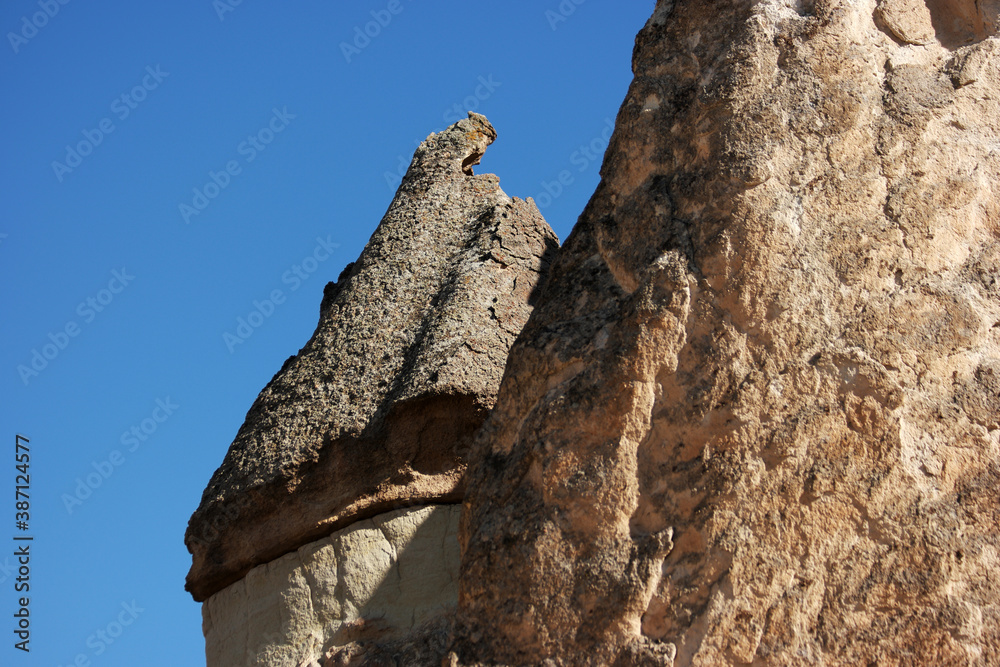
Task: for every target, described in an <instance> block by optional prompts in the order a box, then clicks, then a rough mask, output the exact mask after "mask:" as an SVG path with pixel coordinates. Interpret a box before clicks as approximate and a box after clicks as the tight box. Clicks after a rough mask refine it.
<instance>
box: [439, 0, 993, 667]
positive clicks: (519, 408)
mask: <svg viewBox="0 0 1000 667" xmlns="http://www.w3.org/2000/svg"><path fill="white" fill-rule="evenodd" d="M998 7H1000V5H998V3H996V2H973V1H972V0H962V1H954V2H946V1H944V0H928V1H927V2H916V1H914V2H910V1H908V0H898V1H897V0H885V1H880V2H877V3H876V2H875V1H874V0H868V1H857V2H853V1H851V2H849V1H847V0H817V1H815V2H811V1H808V0H799V1H792V0H782V1H779V0H765V1H751V0H722V1H719V2H711V3H706V2H699V1H694V0H687V1H684V0H678V1H676V2H669V1H665V0H660V2H658V3H657V6H656V10H655V12H654V15H653V17H652V18H651V19H650V21H649V23H648V24H647V25H646V27H645V28H644V29H643V30H642V32H641V33H640V34H639V36H638V37H637V40H636V49H635V52H634V60H633V70H634V72H635V80H634V82H633V84H632V86H631V88H630V90H629V93H628V96H627V98H626V100H625V102H624V104H623V105H622V108H621V110H620V112H619V114H618V119H617V123H616V129H615V134H614V137H613V138H612V140H611V143H610V146H609V148H608V152H607V154H606V156H605V161H604V165H603V167H602V172H601V173H602V182H601V184H600V186H599V187H598V189H597V192H596V193H595V195H594V197H593V199H592V200H591V202H590V203H589V205H588V206H587V209H586V210H585V211H584V212H583V215H582V216H581V218H580V221H579V223H578V225H577V227H576V228H575V229H574V231H573V233H572V235H571V236H570V238H569V239H568V240H567V242H566V244H565V245H564V247H563V249H562V250H561V251H560V254H559V256H558V258H557V260H556V262H555V263H554V265H553V268H552V269H551V273H550V276H549V278H548V280H547V282H546V284H545V287H544V289H543V291H542V294H541V295H540V297H539V302H538V305H537V307H536V309H535V310H534V312H533V314H532V316H531V318H530V319H529V322H528V324H527V325H526V327H525V329H524V331H523V333H522V335H521V337H520V338H519V339H518V342H517V343H516V344H515V346H514V347H513V349H512V351H511V354H510V358H509V360H508V365H507V371H506V374H505V377H504V381H503V383H502V385H501V388H500V393H499V398H498V401H497V404H496V407H495V408H494V410H493V412H492V413H491V415H490V417H489V419H488V421H487V423H486V425H485V426H484V428H483V430H482V431H481V435H480V437H479V438H478V440H477V444H476V446H475V447H474V449H473V454H472V456H471V462H470V468H469V474H468V488H469V493H468V496H467V499H466V507H465V515H464V517H463V524H462V532H461V539H462V545H463V556H462V574H461V580H460V599H459V627H458V633H457V636H456V642H455V644H454V646H453V653H452V656H451V658H450V660H451V664H496V663H502V664H512V665H527V664H551V665H609V664H617V665H638V664H642V665H669V664H678V665H737V664H755V665H758V664H759V665H797V664H801V665H806V664H810V665H811V664H825V665H859V664H861V665H863V664H880V665H889V664H961V665H965V664H974V665H990V664H1000V577H998V575H997V573H998V572H1000V492H998V489H1000V269H998V267H1000V189H998V187H997V184H998V183H1000V43H998V39H997V37H996V36H995V35H996V33H997V27H998ZM545 661H549V662H545Z"/></svg>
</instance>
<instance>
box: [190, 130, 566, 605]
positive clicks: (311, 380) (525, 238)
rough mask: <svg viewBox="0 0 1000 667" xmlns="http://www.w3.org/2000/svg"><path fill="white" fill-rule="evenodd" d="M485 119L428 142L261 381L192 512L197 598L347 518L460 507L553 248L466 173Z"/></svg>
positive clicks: (495, 184) (478, 151) (479, 150)
mask: <svg viewBox="0 0 1000 667" xmlns="http://www.w3.org/2000/svg"><path fill="white" fill-rule="evenodd" d="M495 137H496V132H495V131H494V129H493V127H492V125H490V124H489V122H488V121H487V120H486V119H485V118H484V117H483V116H480V115H478V114H473V113H470V114H469V118H468V119H465V120H462V121H459V122H458V123H456V124H454V125H452V126H451V127H449V128H448V129H447V130H445V131H443V132H441V133H439V134H432V135H431V136H430V137H428V138H427V140H426V141H424V142H423V143H422V144H421V145H420V147H419V148H418V149H417V151H416V153H415V155H414V158H413V162H412V164H411V165H410V169H409V171H408V172H407V174H406V176H405V178H404V179H403V182H402V184H401V185H400V188H399V191H398V192H397V194H396V197H395V198H394V199H393V201H392V204H391V205H390V206H389V210H388V211H387V212H386V214H385V217H384V218H383V220H382V222H381V224H379V226H378V229H376V230H375V233H374V234H373V235H372V237H371V240H370V241H369V242H368V245H367V246H366V247H365V250H364V252H362V254H361V256H360V257H359V258H358V260H357V261H356V262H355V263H353V264H351V265H348V267H347V268H346V269H345V270H344V272H343V274H342V275H341V276H340V278H339V280H338V281H337V282H336V283H331V284H330V285H328V286H327V289H326V290H325V294H324V298H323V303H322V306H321V309H320V320H319V324H318V326H317V328H316V332H315V333H314V334H313V337H312V338H311V339H310V340H309V342H308V343H306V345H305V347H304V348H302V350H300V351H299V353H298V355H297V356H294V357H292V358H290V359H289V360H288V361H287V362H286V363H285V364H284V366H283V367H282V368H281V370H280V371H279V372H278V373H277V374H276V375H275V376H274V378H273V379H272V380H271V382H270V383H269V384H268V385H267V386H266V387H265V388H264V390H263V391H261V393H260V395H259V396H258V398H257V400H256V402H255V403H254V405H253V406H252V407H251V408H250V411H249V413H248V414H247V417H246V421H245V422H244V424H243V426H242V427H241V428H240V430H239V432H238V433H237V435H236V439H235V440H234V442H233V444H232V446H231V447H230V448H229V452H228V453H227V454H226V458H225V460H224V461H223V463H222V466H221V467H220V468H219V469H218V470H217V471H216V473H215V475H214V476H213V477H212V480H211V482H210V483H209V485H208V488H206V490H205V492H204V495H203V497H202V501H201V505H200V507H199V508H198V510H197V511H196V512H195V513H194V516H192V517H191V521H190V524H189V526H188V531H187V535H186V537H185V541H186V543H187V546H188V549H189V550H190V551H191V553H192V554H193V565H192V568H191V571H190V573H189V574H188V580H187V588H188V590H189V591H191V593H192V594H193V595H194V597H195V599H197V600H204V599H206V598H207V597H208V596H209V595H211V594H213V593H215V592H217V591H219V590H221V589H222V588H224V587H225V586H228V585H229V584H232V583H233V582H235V581H237V580H239V579H240V578H241V577H243V576H244V575H245V574H247V573H248V572H249V571H250V569H251V568H253V567H255V566H257V565H260V564H263V563H267V562H269V561H271V560H273V559H275V558H278V557H280V556H281V555H283V554H285V553H288V552H290V551H292V550H294V549H296V548H298V547H300V546H302V545H304V544H306V543H309V542H311V541H313V540H315V539H318V538H320V537H323V536H325V535H328V534H330V533H331V532H332V531H333V530H335V529H337V528H339V527H343V526H346V525H348V524H350V523H352V522H354V521H357V520H360V519H364V518H366V517H370V516H373V515H375V514H377V513H379V512H384V511H387V510H390V509H393V508H395V507H399V506H401V505H408V504H422V503H427V502H442V501H444V502H448V501H451V502H455V501H458V500H461V498H462V495H463V483H462V480H463V473H464V470H465V455H466V452H467V450H468V448H469V446H470V444H471V440H472V436H473V433H474V432H475V430H476V429H477V428H478V427H479V425H480V424H481V423H482V421H483V419H484V418H485V415H486V413H487V411H488V410H489V409H490V407H491V406H492V405H493V402H494V400H495V396H496V389H497V387H498V386H499V383H500V378H501V375H502V373H503V368H504V363H505V360H506V355H507V351H508V349H509V348H510V345H511V344H512V343H513V341H514V338H515V337H516V336H517V334H518V332H519V331H520V330H521V327H522V326H523V324H524V322H525V320H526V319H527V317H528V314H529V312H530V310H531V305H530V302H531V299H532V293H533V291H534V290H535V287H536V286H537V284H538V281H539V279H540V276H541V273H542V271H543V270H544V268H545V266H546V265H547V262H548V259H547V258H548V255H549V254H550V251H553V250H554V249H555V248H556V246H557V241H556V238H555V235H554V234H553V233H552V231H551V229H550V228H549V226H548V225H547V224H546V223H545V221H544V220H543V219H542V217H541V214H540V213H539V212H538V209H537V208H536V207H535V205H534V203H532V202H530V201H529V202H526V201H524V200H520V199H511V198H510V197H508V196H507V195H506V194H504V192H503V191H502V190H501V189H500V187H499V181H498V179H497V177H496V176H494V175H492V174H486V175H473V173H472V166H473V165H475V164H478V163H479V159H480V157H482V155H483V153H484V152H485V150H486V147H487V146H488V145H489V144H490V143H492V141H493V140H494V138H495Z"/></svg>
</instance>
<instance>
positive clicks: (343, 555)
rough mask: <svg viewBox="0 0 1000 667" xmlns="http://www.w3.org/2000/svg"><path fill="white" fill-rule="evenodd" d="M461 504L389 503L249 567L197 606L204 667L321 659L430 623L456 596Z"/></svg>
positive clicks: (260, 665) (317, 661)
mask: <svg viewBox="0 0 1000 667" xmlns="http://www.w3.org/2000/svg"><path fill="white" fill-rule="evenodd" d="M460 512H461V506H460V505H437V506H428V507H419V508H407V509H400V510H395V511H393V512H389V513H386V514H381V515H378V516H376V517H373V518H371V519H365V520H363V521H358V522H356V523H353V524H351V525H350V526H349V527H347V528H344V529H342V530H339V531H337V532H335V533H334V534H333V535H330V536H329V537H325V538H322V539H320V540H316V541H315V542H311V543H309V544H307V545H304V546H301V547H299V548H298V549H297V550H296V551H293V552H291V553H288V554H285V555H284V556H282V557H280V558H277V559H275V560H273V561H271V562H270V563H265V564H263V565H258V566H257V567H255V568H253V569H252V570H250V572H248V573H247V575H246V576H245V577H243V578H242V579H240V580H239V581H237V582H236V583H234V584H231V585H229V586H227V587H226V588H224V589H223V590H221V591H219V592H218V593H216V594H214V595H212V596H211V597H210V598H208V600H206V601H205V604H204V605H202V617H203V619H204V621H203V631H204V634H205V645H206V648H207V651H206V653H207V656H206V657H207V660H206V663H207V665H208V667H237V666H239V667H273V666H275V665H292V666H293V667H297V666H298V665H300V664H302V665H318V664H321V662H320V661H325V657H324V656H325V653H326V652H327V651H328V650H329V648H330V647H331V646H333V647H336V646H344V645H350V644H357V643H361V642H375V641H378V642H382V643H384V642H387V641H391V640H393V639H396V638H399V637H403V636H406V635H407V634H409V633H411V632H413V631H415V630H418V629H420V628H421V627H422V626H424V625H428V624H430V625H432V627H433V622H434V621H435V620H436V619H438V618H440V617H442V616H447V615H448V614H450V613H451V612H453V611H454V608H455V605H456V603H457V602H458V580H457V578H458V559H459V553H458V539H457V531H458V520H459V516H460ZM439 643H440V645H441V648H443V647H444V646H446V643H444V642H443V641H442V640H439ZM335 652H336V651H335Z"/></svg>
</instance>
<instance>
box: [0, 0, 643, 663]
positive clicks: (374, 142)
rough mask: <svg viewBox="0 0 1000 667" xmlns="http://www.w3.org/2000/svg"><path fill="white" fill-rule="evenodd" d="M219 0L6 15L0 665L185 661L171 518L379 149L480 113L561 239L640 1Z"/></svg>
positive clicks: (512, 172)
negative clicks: (22, 485) (19, 521)
mask: <svg viewBox="0 0 1000 667" xmlns="http://www.w3.org/2000/svg"><path fill="white" fill-rule="evenodd" d="M235 3H236V0H217V1H216V2H213V1H212V0H178V1H177V2H172V3H136V2H120V1H117V0H114V1H112V0H109V1H106V2H100V3H96V2H82V1H80V0H32V1H28V0H11V1H10V2H6V3H4V6H3V8H2V9H0V28H2V30H3V33H4V35H5V38H4V43H3V45H2V46H0V90H2V91H3V99H4V104H3V114H4V117H3V121H4V122H3V123H2V124H0V137H2V145H3V146H4V152H3V162H2V165H3V171H2V179H0V183H2V186H0V187H2V192H3V202H4V205H3V207H2V209H0V210H2V214H0V272H2V280H3V285H4V288H3V298H2V300H0V317H2V320H0V321H2V322H3V345H2V346H0V377H2V383H0V392H2V393H0V405H2V411H0V437H2V438H3V439H5V440H6V441H7V443H8V444H7V445H6V446H4V447H2V448H0V451H2V452H4V453H3V454H0V471H3V472H2V473H0V499H5V500H0V517H7V518H6V519H5V520H4V521H5V523H4V522H0V543H2V544H5V545H7V546H4V547H2V548H0V554H2V555H0V618H3V619H6V620H5V621H3V622H2V623H0V637H3V638H4V639H3V645H2V646H0V664H4V665H22V664H23V665H44V666H46V667H54V666H57V665H58V666H63V665H71V664H76V665H88V664H89V665H95V666H101V667H104V666H112V665H122V666H128V667H134V666H135V665H140V664H141V665H151V666H153V667H156V666H159V665H164V666H172V667H175V666H177V665H198V664H203V663H204V657H203V656H204V653H203V640H202V636H201V617H200V608H199V605H198V604H197V603H195V602H194V601H193V600H192V599H191V598H190V596H189V595H188V594H187V593H186V592H185V591H184V589H183V585H184V576H185V574H186V572H187V570H188V567H189V565H190V557H189V555H188V553H187V551H186V549H185V547H184V543H183V535H184V529H185V527H186V525H187V520H188V517H189V516H190V515H191V512H192V511H193V510H194V509H195V507H196V506H197V504H198V501H199V499H200V497H201V492H202V490H203V489H204V487H205V485H206V483H207V482H208V479H209V477H210V476H211V474H212V472H213V471H214V470H215V468H216V467H218V465H219V464H220V463H221V462H222V458H223V456H224V455H225V452H226V449H227V447H228V446H229V443H230V442H231V441H232V438H233V436H234V435H235V433H236V431H237V429H238V428H239V426H240V424H241V423H242V421H243V418H244V415H245V414H246V411H247V409H249V407H250V405H251V403H252V402H253V400H254V398H255V397H256V395H257V393H258V392H259V391H260V389H261V388H262V387H263V386H264V384H265V383H266V382H267V381H268V380H269V379H270V378H271V376H272V375H273V374H274V373H275V372H276V371H277V370H278V368H280V366H281V364H282V362H283V361H284V360H285V358H287V357H288V356H289V355H292V354H294V353H296V352H297V351H298V349H299V348H300V347H301V346H302V345H303V344H304V343H305V342H306V340H307V339H308V338H309V336H310V335H311V333H312V331H313V328H314V327H315V325H316V320H317V316H318V311H319V304H320V299H321V296H322V291H323V286H324V285H325V284H326V282H327V281H330V280H334V279H335V278H336V277H337V275H338V274H339V273H340V271H341V269H342V268H343V267H344V265H345V264H347V263H348V262H349V261H352V260H354V259H355V258H356V257H357V256H358V254H359V253H360V252H361V250H362V248H363V247H364V245H365V243H366V242H367V240H368V237H369V236H370V234H371V233H372V231H374V229H375V227H376V225H377V224H378V222H379V220H380V218H381V217H382V215H383V213H384V212H385V210H386V208H387V207H388V205H389V202H390V200H391V198H392V195H393V193H394V191H395V186H396V185H397V184H398V182H399V172H398V170H399V169H400V165H403V167H402V168H403V169H405V165H406V164H408V163H409V160H410V158H411V156H412V153H413V150H414V148H415V147H416V144H417V142H419V141H420V140H422V139H423V138H424V137H426V136H427V134H429V133H430V132H432V131H436V130H440V129H443V128H444V127H446V126H447V125H448V124H449V123H450V122H453V121H454V120H457V119H458V118H459V117H460V115H461V116H464V115H465V111H466V109H474V110H476V111H479V112H481V113H484V114H486V116H487V117H488V118H489V119H490V120H491V121H492V122H493V124H494V126H495V127H496V128H497V131H498V133H499V138H498V140H497V141H496V142H495V143H494V144H493V146H492V147H491V148H490V149H489V151H488V152H487V154H486V156H485V158H484V159H483V163H482V165H480V167H479V168H478V169H477V171H478V172H492V173H496V174H497V175H499V177H500V183H501V187H503V189H504V190H505V191H506V192H507V194H509V195H511V196H519V197H528V196H534V197H536V200H537V201H538V203H539V205H540V207H541V208H542V212H543V214H544V215H545V217H546V219H547V220H548V221H549V224H551V225H552V227H553V228H554V229H555V230H556V232H557V233H558V235H559V237H560V238H561V239H565V238H566V236H567V235H568V233H569V231H570V230H571V228H572V226H573V224H574V223H575V221H576V218H577V216H578V215H579V213H580V212H581V211H582V210H583V207H584V205H585V204H586V201H587V199H588V198H589V197H590V195H591V194H592V193H593V191H594V187H595V186H596V184H597V181H598V178H599V175H598V169H599V166H600V159H601V156H602V155H603V151H604V147H605V145H606V137H607V136H608V134H609V132H610V124H612V123H613V121H614V118H615V114H616V113H617V110H618V106H619V105H620V103H621V100H622V99H623V98H624V95H625V92H626V89H627V87H628V84H629V82H630V80H631V72H630V59H631V53H632V46H633V43H634V37H635V33H636V32H637V31H638V30H639V29H640V28H641V27H642V25H643V24H644V22H645V20H646V18H647V17H648V16H649V14H650V13H651V11H652V4H653V3H652V2H651V1H646V2H626V3H612V2H607V1H606V0H605V1H603V2H602V1H599V0H587V1H584V0H562V2H560V0H547V1H543V2H524V1H521V2H505V3H501V2H491V1H481V2H435V3H432V2H429V1H427V0H376V1H372V2H351V3H348V2H329V1H326V2H319V1H315V0H314V1H310V2H294V3H281V4H279V3H266V2H262V1H260V0H243V1H242V2H239V3H238V4H235ZM366 29H367V33H368V34H367V35H366V34H365V32H366ZM372 35H373V36H372ZM345 45H347V46H345ZM560 180H562V183H560ZM276 293H277V294H278V299H277V300H276V301H273V302H272V305H270V306H269V305H268V303H266V302H268V301H272V296H274V295H275V294H276ZM255 302H256V303H255ZM254 313H258V314H256V315H255V314H254ZM241 318H242V320H243V321H245V322H247V324H246V325H243V326H241V325H240V321H241ZM247 334H249V335H247ZM17 434H21V435H23V436H25V437H27V438H28V439H29V441H30V442H28V443H27V447H28V448H29V452H28V453H29V455H30V460H29V466H30V467H29V469H28V472H29V474H30V480H29V482H30V483H29V486H30V488H29V489H27V490H26V492H27V494H28V495H29V501H28V502H29V503H30V506H28V509H27V511H28V513H29V517H28V521H27V524H28V526H27V529H26V530H19V529H18V528H17V527H16V525H15V520H16V517H15V513H16V512H17V511H18V510H17V508H16V506H15V502H16V501H17V499H16V498H15V495H16V488H15V486H16V483H17V482H16V479H15V476H16V475H17V474H18V473H17V471H16V469H15V466H16V461H15V456H16V454H17V452H16V436H17ZM22 453H23V451H22ZM15 535H18V536H22V537H24V536H31V537H33V538H34V540H33V541H31V542H30V548H29V553H30V563H29V567H30V575H29V576H30V580H29V581H28V584H29V585H30V592H27V593H25V592H20V593H19V592H16V591H15V586H16V585H17V583H18V582H17V578H18V576H19V575H18V573H17V567H18V563H17V558H16V557H15V556H14V555H13V554H14V552H15V549H16V548H17V546H16V545H22V546H23V545H24V544H26V543H27V542H26V541H21V542H17V543H16V542H15V541H14V540H13V538H14V536H15ZM24 596H27V597H29V603H28V610H29V611H28V613H29V614H30V616H29V618H30V633H31V634H30V644H29V645H28V646H29V647H30V649H31V650H30V653H24V652H23V651H20V650H18V649H16V648H15V647H14V643H15V641H17V637H16V635H15V634H14V633H13V630H14V629H15V625H16V622H17V619H16V618H14V616H13V615H14V614H15V613H16V612H17V611H18V609H19V608H20V605H19V600H18V599H19V598H20V597H24Z"/></svg>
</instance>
